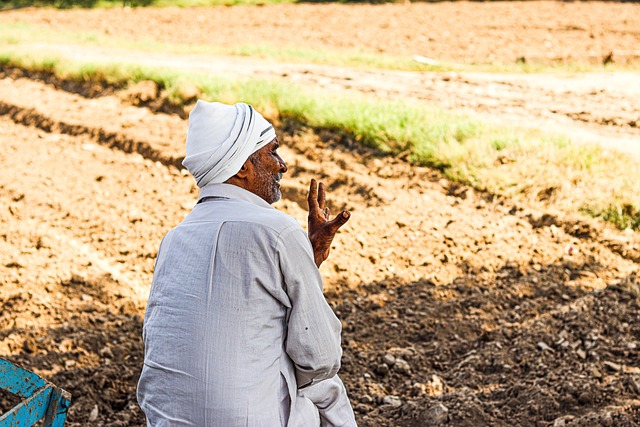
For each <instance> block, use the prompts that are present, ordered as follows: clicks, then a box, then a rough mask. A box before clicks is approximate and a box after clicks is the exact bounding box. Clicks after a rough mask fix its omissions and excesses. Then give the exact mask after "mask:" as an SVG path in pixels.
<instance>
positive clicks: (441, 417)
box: [422, 402, 449, 426]
mask: <svg viewBox="0 0 640 427" xmlns="http://www.w3.org/2000/svg"><path fill="white" fill-rule="evenodd" d="M448 419H449V408H447V407H446V406H444V405H443V404H442V403H440V402H438V403H436V404H435V405H433V406H432V407H430V408H429V409H427V410H426V411H425V412H424V413H423V414H422V422H423V423H424V425H426V426H439V425H443V424H445V423H446V422H447V421H448Z"/></svg>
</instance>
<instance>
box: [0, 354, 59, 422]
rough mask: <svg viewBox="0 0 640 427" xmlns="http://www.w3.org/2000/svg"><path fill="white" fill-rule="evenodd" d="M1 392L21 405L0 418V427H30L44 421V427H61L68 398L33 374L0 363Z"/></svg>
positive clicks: (14, 366) (6, 363)
mask: <svg viewBox="0 0 640 427" xmlns="http://www.w3.org/2000/svg"><path fill="white" fill-rule="evenodd" d="M0 389H2V390H5V391H7V392H9V393H11V394H14V395H16V396H18V397H20V398H21V399H22V402H21V403H20V404H18V405H17V406H15V407H13V408H12V409H11V410H10V411H8V412H6V413H5V414H2V415H1V416H0V427H30V426H33V425H34V424H36V423H37V422H38V421H40V420H43V419H44V424H40V425H42V426H43V427H62V426H63V425H64V422H65V420H66V418H67V409H68V408H69V403H70V402H71V394H69V392H67V391H64V390H63V389H61V388H59V387H56V386H55V385H53V384H51V383H50V382H49V381H47V380H45V379H43V378H41V377H39V376H38V375H36V374H34V373H33V372H30V371H27V370H26V369H22V368H19V367H18V366H16V365H14V364H12V363H10V362H8V361H6V360H4V359H0Z"/></svg>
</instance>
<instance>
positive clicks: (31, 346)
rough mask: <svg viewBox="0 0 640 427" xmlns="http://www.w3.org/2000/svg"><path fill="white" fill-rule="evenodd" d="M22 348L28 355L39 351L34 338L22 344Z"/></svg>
mask: <svg viewBox="0 0 640 427" xmlns="http://www.w3.org/2000/svg"><path fill="white" fill-rule="evenodd" d="M22 348H23V349H24V351H26V352H27V353H35V352H36V351H38V344H37V343H36V340H35V339H34V338H33V337H29V338H27V339H25V340H24V343H22Z"/></svg>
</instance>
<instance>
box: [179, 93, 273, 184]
mask: <svg viewBox="0 0 640 427" xmlns="http://www.w3.org/2000/svg"><path fill="white" fill-rule="evenodd" d="M275 137H276V132H275V129H274V128H273V126H272V125H271V124H270V123H269V122H268V121H266V120H265V119H264V118H263V117H262V116H261V115H260V113H258V112H257V111H256V110H254V109H253V107H252V106H251V105H248V104H244V103H242V102H240V103H237V104H235V105H226V104H221V103H219V102H206V101H201V100H198V102H197V103H196V106H195V108H194V109H193V110H192V111H191V113H190V114H189V129H188V131H187V148H186V151H187V153H186V154H187V155H186V157H185V158H184V160H183V161H182V165H183V166H184V167H186V168H187V169H188V170H189V172H191V175H193V177H194V178H195V179H196V183H197V184H198V187H200V188H202V187H204V186H205V185H207V184H209V183H222V182H225V181H226V180H227V179H229V178H231V177H232V176H234V175H235V174H236V173H238V171H239V170H240V168H242V165H243V164H244V162H246V161H247V159H248V158H249V156H250V155H251V154H253V153H254V152H256V151H258V150H259V149H260V148H262V147H264V146H265V145H267V144H268V143H269V142H271V141H273V140H274V139H275Z"/></svg>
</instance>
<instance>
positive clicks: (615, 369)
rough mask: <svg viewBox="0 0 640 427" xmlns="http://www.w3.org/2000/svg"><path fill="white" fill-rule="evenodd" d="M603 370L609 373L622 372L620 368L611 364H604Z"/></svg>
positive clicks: (615, 364)
mask: <svg viewBox="0 0 640 427" xmlns="http://www.w3.org/2000/svg"><path fill="white" fill-rule="evenodd" d="M604 368H605V369H606V370H608V371H611V372H620V371H621V370H622V366H620V365H619V364H617V363H613V362H604Z"/></svg>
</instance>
